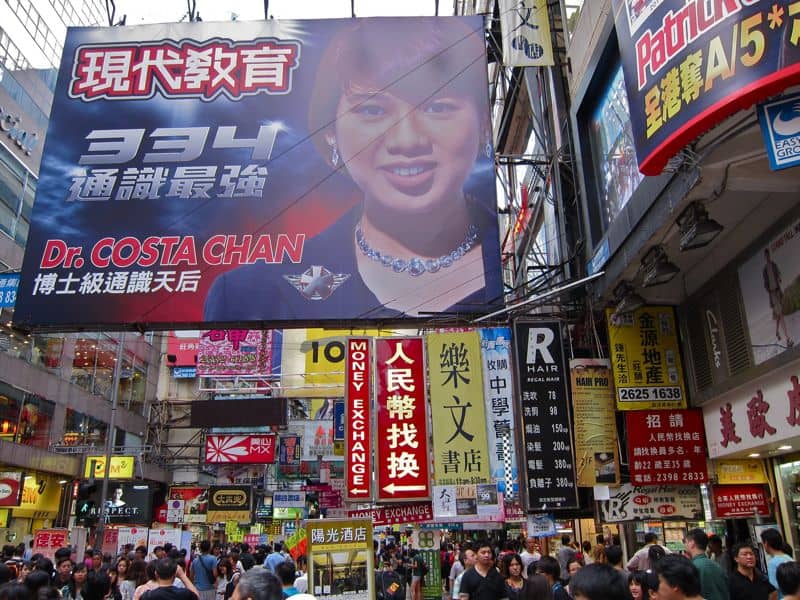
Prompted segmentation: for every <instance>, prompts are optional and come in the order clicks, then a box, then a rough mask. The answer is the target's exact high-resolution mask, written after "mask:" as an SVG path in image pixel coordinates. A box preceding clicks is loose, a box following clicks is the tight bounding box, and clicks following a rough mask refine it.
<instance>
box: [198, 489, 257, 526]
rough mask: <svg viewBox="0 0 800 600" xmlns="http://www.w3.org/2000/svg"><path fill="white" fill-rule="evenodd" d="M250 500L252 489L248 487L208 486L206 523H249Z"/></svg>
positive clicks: (250, 516)
mask: <svg viewBox="0 0 800 600" xmlns="http://www.w3.org/2000/svg"><path fill="white" fill-rule="evenodd" d="M252 498H253V488H252V487H250V486H249V485H212V486H209V488H208V518H207V521H208V522H209V523H222V522H227V521H235V522H236V523H247V522H250V520H251V519H252V511H251V504H252Z"/></svg>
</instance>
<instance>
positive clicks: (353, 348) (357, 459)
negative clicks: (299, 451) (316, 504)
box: [344, 338, 372, 500]
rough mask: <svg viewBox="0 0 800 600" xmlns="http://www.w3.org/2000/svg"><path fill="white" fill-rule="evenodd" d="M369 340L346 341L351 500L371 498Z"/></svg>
mask: <svg viewBox="0 0 800 600" xmlns="http://www.w3.org/2000/svg"><path fill="white" fill-rule="evenodd" d="M369 350H370V340H369V338H349V339H348V340H347V366H346V376H347V387H346V388H345V389H346V392H347V398H346V400H345V402H346V404H345V413H344V421H345V444H346V445H347V447H346V449H345V454H344V455H345V457H346V461H347V472H346V475H347V487H346V488H345V493H346V495H347V499H348V500H369V499H371V498H372V490H371V482H372V448H371V447H370V443H369V442H370V439H371V438H372V432H371V431H370V423H371V422H372V415H371V414H370V413H371V409H370V407H371V406H372V405H371V403H370V387H371V386H370V379H369V375H370V351H369Z"/></svg>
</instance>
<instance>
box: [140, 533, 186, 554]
mask: <svg viewBox="0 0 800 600" xmlns="http://www.w3.org/2000/svg"><path fill="white" fill-rule="evenodd" d="M166 543H170V544H172V545H173V546H175V547H176V548H180V547H181V530H180V529H177V528H174V529H172V528H167V527H165V528H163V529H151V530H150V532H149V534H148V536H147V553H148V554H152V553H153V550H155V548H156V546H163V545H164V544H166Z"/></svg>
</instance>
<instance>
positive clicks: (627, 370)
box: [606, 306, 686, 410]
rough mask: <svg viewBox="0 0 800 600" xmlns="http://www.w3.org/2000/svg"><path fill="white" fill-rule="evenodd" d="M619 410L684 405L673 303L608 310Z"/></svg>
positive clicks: (612, 363) (684, 398)
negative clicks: (617, 311) (618, 312)
mask: <svg viewBox="0 0 800 600" xmlns="http://www.w3.org/2000/svg"><path fill="white" fill-rule="evenodd" d="M606 320H607V322H608V337H609V345H610V347H611V367H612V370H613V372H614V388H615V389H616V392H617V409H618V410H637V409H641V408H684V407H685V406H686V391H685V390H686V387H685V386H684V383H683V366H682V363H681V352H680V344H679V341H678V328H677V324H676V322H675V309H673V308H672V307H671V306H645V307H643V308H640V309H638V310H635V311H633V312H630V313H626V314H622V315H618V314H615V313H614V311H613V310H611V309H608V310H606Z"/></svg>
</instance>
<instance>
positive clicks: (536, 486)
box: [514, 321, 577, 511]
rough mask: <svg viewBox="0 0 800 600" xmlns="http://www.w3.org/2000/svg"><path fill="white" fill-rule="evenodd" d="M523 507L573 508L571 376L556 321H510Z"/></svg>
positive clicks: (573, 470) (539, 508) (535, 508)
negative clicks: (519, 420)
mask: <svg viewBox="0 0 800 600" xmlns="http://www.w3.org/2000/svg"><path fill="white" fill-rule="evenodd" d="M514 344H515V346H516V368H517V377H518V381H519V387H518V389H519V393H520V396H521V398H522V403H521V404H522V443H523V448H524V455H523V456H524V459H525V468H524V469H523V470H524V472H525V481H526V485H525V488H526V490H527V503H528V504H527V507H526V508H527V510H528V511H532V510H541V509H553V508H568V507H574V506H577V493H576V489H575V469H574V467H573V454H572V435H571V433H570V418H569V398H568V394H567V384H568V377H569V374H568V372H567V369H566V364H565V361H564V347H563V343H562V337H561V323H560V322H559V321H539V322H526V321H517V322H516V323H515V324H514Z"/></svg>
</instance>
